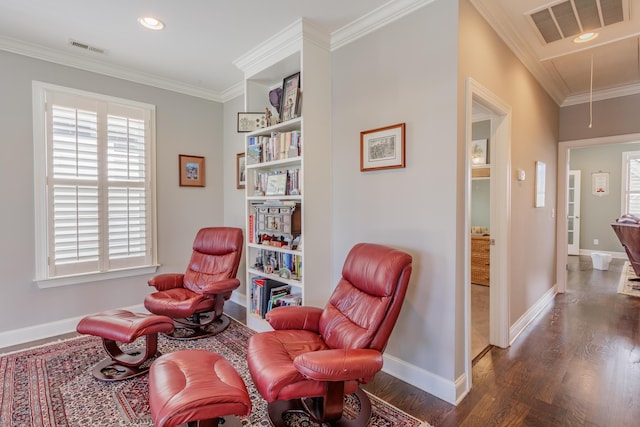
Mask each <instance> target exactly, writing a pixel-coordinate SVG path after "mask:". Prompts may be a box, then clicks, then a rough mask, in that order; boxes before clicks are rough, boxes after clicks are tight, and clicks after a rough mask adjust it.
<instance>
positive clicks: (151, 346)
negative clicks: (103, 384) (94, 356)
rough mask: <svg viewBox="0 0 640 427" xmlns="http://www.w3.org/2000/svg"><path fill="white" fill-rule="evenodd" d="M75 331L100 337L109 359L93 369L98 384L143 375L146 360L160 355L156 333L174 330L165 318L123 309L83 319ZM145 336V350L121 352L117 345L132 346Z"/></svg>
mask: <svg viewBox="0 0 640 427" xmlns="http://www.w3.org/2000/svg"><path fill="white" fill-rule="evenodd" d="M76 331H78V332H79V333H81V334H88V335H95V336H98V337H101V338H102V345H103V347H104V349H105V350H106V352H107V354H108V355H109V357H107V358H106V359H104V360H102V361H100V362H99V363H98V364H97V365H96V366H95V367H94V368H93V376H94V377H96V378H97V379H99V380H101V381H117V380H124V379H126V378H131V377H135V376H138V375H142V374H144V373H145V372H147V371H148V370H149V365H150V363H147V364H145V362H147V361H148V360H149V359H151V358H153V357H155V356H159V355H160V352H158V351H157V349H158V332H165V333H167V332H171V331H173V320H172V319H171V318H170V317H167V316H158V315H155V314H139V313H132V312H130V311H126V310H110V311H105V312H102V313H97V314H92V315H89V316H86V317H84V318H83V319H82V320H80V322H79V323H78V326H77V327H76ZM142 336H144V337H145V340H146V349H139V348H135V349H131V350H127V351H126V352H125V351H123V350H122V349H121V348H120V346H119V344H118V343H131V342H133V341H135V340H136V339H138V338H140V337H142Z"/></svg>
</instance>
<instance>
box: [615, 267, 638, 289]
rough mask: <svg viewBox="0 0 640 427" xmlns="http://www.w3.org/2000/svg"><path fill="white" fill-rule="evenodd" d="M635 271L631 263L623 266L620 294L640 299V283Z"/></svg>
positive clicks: (619, 287) (619, 285)
mask: <svg viewBox="0 0 640 427" xmlns="http://www.w3.org/2000/svg"><path fill="white" fill-rule="evenodd" d="M637 278H638V276H636V273H635V271H633V267H632V266H631V263H630V262H629V261H626V262H625V264H624V266H622V274H621V275H620V283H619V284H618V293H619V294H624V295H629V296H632V297H640V281H639V280H631V279H637Z"/></svg>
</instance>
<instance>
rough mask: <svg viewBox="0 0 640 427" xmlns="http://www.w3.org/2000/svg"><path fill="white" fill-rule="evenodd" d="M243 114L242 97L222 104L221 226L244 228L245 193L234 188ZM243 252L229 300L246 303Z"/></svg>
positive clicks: (242, 146)
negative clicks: (222, 224) (239, 130)
mask: <svg viewBox="0 0 640 427" xmlns="http://www.w3.org/2000/svg"><path fill="white" fill-rule="evenodd" d="M241 111H244V96H242V95H241V96H238V97H236V98H234V99H232V100H230V101H227V102H225V103H224V138H223V140H224V155H223V157H224V225H226V226H229V227H240V228H242V229H244V228H245V217H244V215H245V205H244V190H238V189H237V188H236V154H237V153H243V152H244V135H245V134H244V133H238V127H237V118H238V112H241ZM245 265H246V264H245V253H243V254H242V259H241V260H240V267H239V268H238V275H237V277H238V279H239V280H240V283H241V284H240V287H239V288H238V290H237V291H235V292H234V293H233V295H232V299H233V300H234V301H236V302H238V303H240V304H245V303H246V301H245V300H244V297H245V283H246V268H245Z"/></svg>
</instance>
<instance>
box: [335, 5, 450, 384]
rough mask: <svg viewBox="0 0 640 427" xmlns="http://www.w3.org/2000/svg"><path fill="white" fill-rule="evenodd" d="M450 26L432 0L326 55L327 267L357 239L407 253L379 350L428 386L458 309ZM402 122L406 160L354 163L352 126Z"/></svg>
mask: <svg viewBox="0 0 640 427" xmlns="http://www.w3.org/2000/svg"><path fill="white" fill-rule="evenodd" d="M457 26H458V8H457V2H450V1H439V2H434V3H432V4H430V5H428V6H425V7H424V8H422V9H420V10H418V11H416V12H415V13H413V14H411V15H410V16H408V17H404V18H402V19H401V20H399V21H396V22H394V23H392V24H390V25H388V26H386V27H384V28H382V29H380V30H378V31H376V32H374V33H371V34H369V35H367V36H365V37H363V38H361V39H359V40H357V41H355V42H353V43H351V44H349V45H346V46H344V47H342V48H340V49H338V50H336V51H334V53H333V56H332V63H333V64H332V78H333V88H332V91H333V101H332V104H333V115H332V144H333V152H334V156H333V171H334V173H333V192H334V202H333V209H334V215H333V217H334V230H333V238H334V241H335V245H334V247H335V250H334V259H333V264H334V268H335V272H334V276H335V277H336V280H337V278H338V277H339V274H340V271H341V268H342V264H343V262H344V258H345V256H346V254H347V252H348V251H349V249H350V248H351V247H352V246H353V245H354V244H356V243H358V242H375V243H382V244H386V245H390V246H394V247H397V248H399V249H402V250H405V251H408V252H409V253H410V254H412V256H413V274H412V277H411V282H410V284H409V290H408V294H407V298H406V300H405V303H404V306H403V309H402V312H401V314H400V318H399V320H398V324H397V326H396V328H395V330H394V332H393V334H392V337H391V340H390V342H389V346H388V347H387V350H386V354H387V355H391V356H392V357H395V358H398V359H400V360H401V361H404V362H406V363H409V364H411V365H414V366H415V367H419V369H420V370H423V372H424V373H425V377H424V378H415V377H414V378H412V379H413V380H417V381H415V382H422V387H423V388H425V389H427V390H433V389H434V388H438V387H439V386H441V385H442V384H441V383H440V382H441V381H442V382H446V383H448V384H449V385H450V384H452V381H453V378H454V358H453V357H452V355H453V354H454V351H455V348H454V332H455V330H454V327H455V317H456V315H461V313H456V312H455V310H454V307H455V305H454V302H455V298H456V280H457V276H456V270H457V269H458V268H459V266H460V263H461V262H463V261H462V260H460V259H457V255H456V234H457V233H458V232H459V230H456V209H457V207H458V206H457V205H456V185H457V184H456V183H457V180H458V175H459V173H458V170H457V160H456V159H457V155H458V152H457V144H456V141H457V117H456V114H457V110H456V108H457V106H456V103H457V97H456V91H457V31H458V29H457ZM401 122H405V123H406V126H407V127H406V130H407V136H406V156H407V160H406V168H404V169H390V170H383V171H374V172H360V169H359V166H360V163H359V162H360V160H359V159H360V145H359V138H360V132H361V131H364V130H369V129H375V128H379V127H383V126H388V125H393V124H396V123H401ZM385 367H387V368H388V367H389V366H388V365H385ZM414 372H415V371H414ZM415 382H414V383H415Z"/></svg>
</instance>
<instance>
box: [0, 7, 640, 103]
mask: <svg viewBox="0 0 640 427" xmlns="http://www.w3.org/2000/svg"><path fill="white" fill-rule="evenodd" d="M432 1H451V0H391V1H389V0H348V1H346V0H322V1H320V0H270V1H265V0H188V1H184V0H183V1H178V0H137V1H131V0H109V1H87V0H56V1H51V0H28V1H25V0H0V49H2V50H7V51H12V52H16V53H21V54H26V55H29V56H33V57H37V58H41V59H46V60H51V61H54V62H58V63H62V64H68V65H71V66H76V67H79V68H84V69H88V70H91V71H97V72H102V73H105V74H108V75H112V76H116V77H122V78H129V79H131V80H134V81H139V82H143V83H148V84H153V85H156V86H159V87H165V88H167V89H172V90H178V91H181V92H185V93H190V94H194V95H197V96H202V97H205V98H209V99H213V100H218V101H224V100H226V99H230V98H231V97H233V96H237V95H238V94H239V93H240V92H239V91H240V90H241V82H242V78H243V76H242V72H241V71H240V70H239V69H238V68H237V67H236V66H235V65H233V61H234V60H236V59H238V58H239V57H241V56H242V55H244V54H245V53H247V52H248V51H249V50H251V49H252V48H253V47H255V46H257V45H258V44H260V43H261V42H263V41H264V40H266V39H268V38H269V37H271V36H273V35H275V34H276V33H277V32H279V31H280V30H281V29H283V28H285V27H287V26H288V25H290V24H292V23H294V22H295V21H296V20H297V19H299V18H301V17H303V18H305V19H308V20H310V21H312V22H313V23H314V24H316V25H317V26H319V27H320V28H322V29H324V30H326V31H327V32H328V33H330V34H331V44H332V47H334V48H335V47H336V46H340V45H341V43H346V42H348V41H349V40H351V39H354V38H357V37H358V36H360V35H362V34H366V32H367V31H370V30H373V29H375V28H376V27H377V26H379V25H383V24H384V23H385V22H388V21H390V20H392V19H395V18H398V17H400V16H403V15H404V14H406V13H410V12H411V11H412V10H414V9H415V8H417V7H421V6H422V5H424V4H427V3H430V2H432ZM562 1H567V0H560V1H553V2H549V1H545V0H471V2H472V3H473V4H474V5H475V6H476V8H478V10H479V11H480V13H482V15H483V16H484V17H485V19H487V21H489V23H490V24H491V25H492V26H493V28H494V29H495V30H496V31H497V32H498V34H499V35H500V36H501V37H502V38H503V40H505V42H506V43H507V44H508V45H509V46H510V47H511V49H512V50H514V52H515V53H516V55H518V57H519V58H520V59H521V60H522V61H523V62H524V63H525V65H526V66H527V67H528V68H529V70H530V71H531V72H532V73H533V75H534V76H535V77H536V78H537V79H538V80H539V81H540V82H541V84H542V86H543V87H544V88H545V89H546V90H547V92H549V94H550V95H551V96H552V97H553V98H554V99H555V100H556V102H558V103H559V104H563V103H564V104H567V103H575V102H582V101H584V100H585V94H588V93H589V87H590V62H591V56H592V54H593V58H594V79H593V89H594V91H595V92H598V93H600V94H602V95H601V96H610V94H611V93H615V94H621V93H622V94H624V93H627V92H628V91H633V90H635V88H636V87H638V85H640V66H639V53H638V46H639V41H640V4H639V3H640V1H638V0H621V1H622V2H623V3H624V7H625V8H626V9H625V10H626V13H627V20H626V21H624V22H622V23H618V24H613V25H609V26H607V27H604V28H602V29H600V35H599V37H598V38H597V39H596V40H595V41H594V42H593V47H592V46H590V45H576V44H574V43H572V42H571V41H570V40H559V41H554V42H552V43H548V44H547V43H545V42H544V40H543V39H542V37H541V36H540V35H539V34H538V32H537V30H536V28H535V26H534V25H533V24H532V21H531V20H530V18H529V17H528V14H529V13H530V12H532V11H537V10H539V9H541V8H542V7H543V6H549V5H550V4H556V3H560V2H562ZM570 1H572V2H589V1H596V0H570ZM598 1H610V0H598ZM630 3H632V4H630ZM145 14H152V15H154V16H156V17H157V18H159V19H161V20H163V21H164V22H165V23H166V28H165V29H164V30H163V31H160V32H151V31H149V30H146V29H144V28H142V27H140V26H139V24H138V23H137V18H138V17H139V16H141V15H145ZM71 40H74V41H77V42H80V43H83V44H86V45H89V46H91V47H92V48H96V49H98V50H103V51H104V53H97V52H95V51H92V50H87V49H81V48H78V47H73V46H71V45H70V44H69V42H70V41H71ZM636 92H639V91H636ZM607 94H608V95H607Z"/></svg>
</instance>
